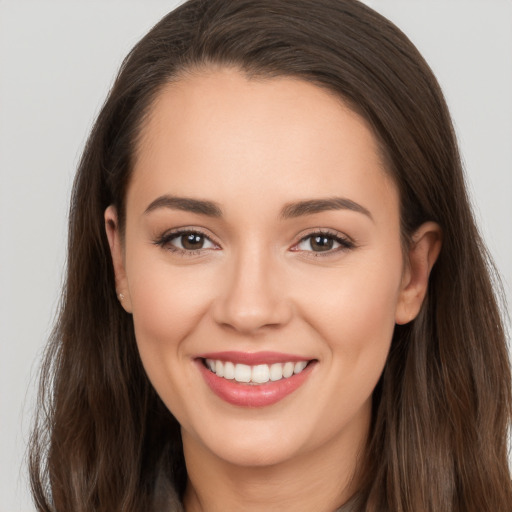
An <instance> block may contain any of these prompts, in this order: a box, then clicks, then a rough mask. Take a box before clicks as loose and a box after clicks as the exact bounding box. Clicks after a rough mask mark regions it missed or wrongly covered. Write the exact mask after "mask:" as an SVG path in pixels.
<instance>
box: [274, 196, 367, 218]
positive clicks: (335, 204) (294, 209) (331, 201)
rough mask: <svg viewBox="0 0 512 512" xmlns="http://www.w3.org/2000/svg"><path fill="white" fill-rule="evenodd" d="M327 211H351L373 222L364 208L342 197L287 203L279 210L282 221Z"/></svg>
mask: <svg viewBox="0 0 512 512" xmlns="http://www.w3.org/2000/svg"><path fill="white" fill-rule="evenodd" d="M329 210H351V211H353V212H358V213H362V214H364V215H366V216H367V217H369V218H370V219H372V220H373V217H372V214H371V213H370V211H369V210H367V209H366V208H365V207H364V206H362V205H360V204H359V203H356V202H355V201H352V200H351V199H347V198H344V197H328V198H325V199H310V200H307V201H297V202H294V203H289V204H287V205H285V207H284V208H283V209H282V210H281V217H282V218H283V219H292V218H295V217H301V216H303V215H313V214H315V213H320V212H325V211H329Z"/></svg>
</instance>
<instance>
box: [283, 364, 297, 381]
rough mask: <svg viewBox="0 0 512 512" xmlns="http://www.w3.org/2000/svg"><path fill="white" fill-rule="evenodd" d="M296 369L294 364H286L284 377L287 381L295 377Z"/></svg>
mask: <svg viewBox="0 0 512 512" xmlns="http://www.w3.org/2000/svg"><path fill="white" fill-rule="evenodd" d="M294 368H295V365H294V364H293V363H289V362H288V363H284V365H283V377H284V378H285V379H287V378H288V377H291V376H292V375H293V369H294Z"/></svg>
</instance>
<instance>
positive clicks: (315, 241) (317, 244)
mask: <svg viewBox="0 0 512 512" xmlns="http://www.w3.org/2000/svg"><path fill="white" fill-rule="evenodd" d="M309 244H310V245H311V249H312V250H313V251H315V252H321V251H329V250H331V249H332V248H333V247H334V240H333V239H332V237H329V236H324V235H319V236H312V237H310V239H309Z"/></svg>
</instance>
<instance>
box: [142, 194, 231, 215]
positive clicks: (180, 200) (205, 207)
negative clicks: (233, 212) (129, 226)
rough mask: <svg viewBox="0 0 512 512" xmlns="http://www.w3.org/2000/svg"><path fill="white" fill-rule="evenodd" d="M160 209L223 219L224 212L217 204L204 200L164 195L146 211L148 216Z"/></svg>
mask: <svg viewBox="0 0 512 512" xmlns="http://www.w3.org/2000/svg"><path fill="white" fill-rule="evenodd" d="M158 208H170V209H171V210H183V211H185V212H191V213H198V214H199V215H207V216H208V217H222V210H221V209H220V207H219V205H218V204H217V203H214V202H213V201H205V200H203V199H191V198H189V197H176V196H170V195H164V196H160V197H157V198H156V199H155V200H154V201H153V202H152V203H151V204H150V205H149V206H148V207H147V208H146V210H145V211H144V214H145V215H147V214H148V213H151V212H152V211H154V210H157V209H158Z"/></svg>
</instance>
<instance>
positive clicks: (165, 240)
mask: <svg viewBox="0 0 512 512" xmlns="http://www.w3.org/2000/svg"><path fill="white" fill-rule="evenodd" d="M185 235H196V236H200V237H202V238H204V239H205V240H207V241H209V242H210V243H211V244H213V245H214V246H215V248H218V247H219V246H218V245H217V244H216V243H215V242H214V241H213V240H212V239H211V238H210V237H209V236H208V235H206V234H205V233H203V232H202V231H200V230H198V229H177V230H175V231H167V232H165V233H164V234H163V235H162V236H160V237H159V238H157V239H156V240H155V241H154V242H153V243H154V244H155V245H157V246H158V247H161V248H162V249H166V250H168V251H170V252H173V253H175V254H178V255H179V256H197V255H199V254H201V251H205V250H211V249H212V248H203V247H201V248H200V249H183V248H181V247H176V246H175V245H173V244H172V243H171V242H172V241H173V240H175V239H177V238H180V237H182V236H185ZM214 250H216V249H214Z"/></svg>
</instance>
